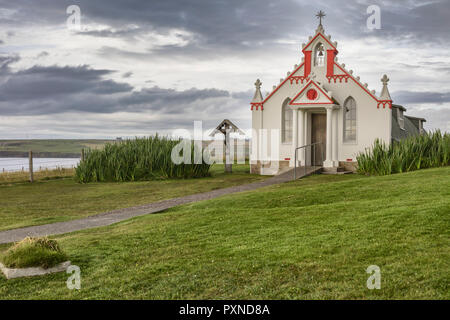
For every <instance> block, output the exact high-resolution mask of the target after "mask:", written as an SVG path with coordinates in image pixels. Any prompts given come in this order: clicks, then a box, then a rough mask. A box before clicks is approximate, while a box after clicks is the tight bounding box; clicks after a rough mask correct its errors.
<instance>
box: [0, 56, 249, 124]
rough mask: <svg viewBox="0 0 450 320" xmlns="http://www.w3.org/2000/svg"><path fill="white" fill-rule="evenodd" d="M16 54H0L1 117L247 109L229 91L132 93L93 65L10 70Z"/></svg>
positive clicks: (148, 90)
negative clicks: (232, 107) (65, 113)
mask: <svg viewBox="0 0 450 320" xmlns="http://www.w3.org/2000/svg"><path fill="white" fill-rule="evenodd" d="M18 60H19V58H18V57H17V56H0V71H2V70H3V71H2V73H3V79H4V80H3V81H2V82H1V83H0V114H2V115H30V114H32V115H43V114H56V113H64V112H90V113H116V112H153V113H160V114H167V113H171V114H173V115H177V116H178V117H181V118H186V116H185V114H194V115H198V114H201V113H204V112H209V111H214V112H217V111H219V112H220V111H221V110H222V111H231V110H225V107H224V106H227V108H229V107H230V105H232V106H236V108H237V107H239V106H241V105H246V104H247V103H246V102H245V103H243V102H242V101H241V100H240V99H239V98H232V97H231V95H230V93H229V92H228V91H224V90H217V89H196V88H192V89H189V90H184V91H176V90H173V89H163V88H158V87H153V88H144V89H142V90H139V91H133V87H131V86H130V85H129V84H126V83H118V82H115V81H113V80H104V79H103V77H104V76H107V75H110V74H112V73H113V72H114V71H112V70H105V69H93V68H91V67H89V66H86V65H84V66H78V67H69V66H66V67H59V66H49V67H43V66H34V67H31V68H29V69H25V70H20V71H17V72H11V70H10V69H9V65H10V64H12V63H14V62H16V61H18Z"/></svg>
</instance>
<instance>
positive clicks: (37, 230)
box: [0, 167, 317, 244]
mask: <svg viewBox="0 0 450 320" xmlns="http://www.w3.org/2000/svg"><path fill="white" fill-rule="evenodd" d="M314 171H317V170H316V169H314V168H310V167H308V168H307V174H306V175H309V174H311V173H313V172H314ZM304 176H305V169H304V167H303V168H297V178H302V177H304ZM293 179H294V170H293V169H292V170H289V171H288V172H285V173H283V174H281V175H278V176H274V177H272V178H269V179H266V180H264V181H258V182H253V183H249V184H244V185H240V186H234V187H229V188H223V189H218V190H213V191H208V192H204V193H197V194H192V195H189V196H185V197H180V198H174V199H168V200H163V201H158V202H154V203H150V204H146V205H143V206H137V207H131V208H125V209H118V210H113V211H109V212H105V213H100V214H97V215H94V216H90V217H86V218H82V219H77V220H71V221H65V222H56V223H50V224H45V225H40V226H33V227H25V228H20V229H12V230H7V231H2V232H0V244H2V243H10V242H16V241H20V240H22V239H23V238H25V237H27V236H29V237H42V236H49V235H56V234H64V233H68V232H73V231H78V230H84V229H90V228H96V227H103V226H109V225H111V224H114V223H117V222H120V221H123V220H127V219H130V218H133V217H138V216H142V215H145V214H150V213H156V212H161V211H163V210H166V209H169V208H173V207H176V206H179V205H182V204H186V203H192V202H198V201H202V200H208V199H213V198H217V197H220V196H223V195H226V194H231V193H237V192H243V191H250V190H255V189H258V188H262V187H266V186H270V185H274V184H279V183H283V182H287V181H292V180H293Z"/></svg>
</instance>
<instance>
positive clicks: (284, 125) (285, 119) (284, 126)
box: [281, 98, 293, 143]
mask: <svg viewBox="0 0 450 320" xmlns="http://www.w3.org/2000/svg"><path fill="white" fill-rule="evenodd" d="M289 101H291V99H289V98H287V99H286V100H284V102H283V107H282V108H281V139H282V142H284V143H290V142H292V118H293V117H292V109H290V108H289Z"/></svg>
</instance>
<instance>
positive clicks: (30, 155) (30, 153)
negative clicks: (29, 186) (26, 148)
mask: <svg viewBox="0 0 450 320" xmlns="http://www.w3.org/2000/svg"><path fill="white" fill-rule="evenodd" d="M28 163H29V165H28V166H29V171H30V182H33V180H34V179H33V178H34V177H33V151H31V150H30V152H29V153H28Z"/></svg>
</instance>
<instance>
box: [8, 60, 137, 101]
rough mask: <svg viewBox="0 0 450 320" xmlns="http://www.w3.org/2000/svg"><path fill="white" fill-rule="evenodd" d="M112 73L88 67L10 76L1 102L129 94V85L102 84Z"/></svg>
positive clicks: (36, 70)
mask: <svg viewBox="0 0 450 320" xmlns="http://www.w3.org/2000/svg"><path fill="white" fill-rule="evenodd" d="M112 72H113V71H111V70H95V69H91V68H89V67H88V66H86V65H84V66H78V67H68V66H66V67H58V66H50V67H43V66H34V67H32V68H29V69H26V70H22V71H18V72H16V73H13V74H9V76H8V77H7V79H6V81H4V82H3V83H2V85H1V86H0V101H10V102H11V101H15V100H35V99H47V98H50V99H57V98H58V97H59V96H62V95H64V96H66V97H68V96H67V95H71V94H77V93H94V94H112V93H119V92H129V91H131V90H132V87H131V86H130V85H128V84H126V83H117V82H114V81H111V80H103V79H102V77H103V76H105V75H108V74H111V73H112Z"/></svg>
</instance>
